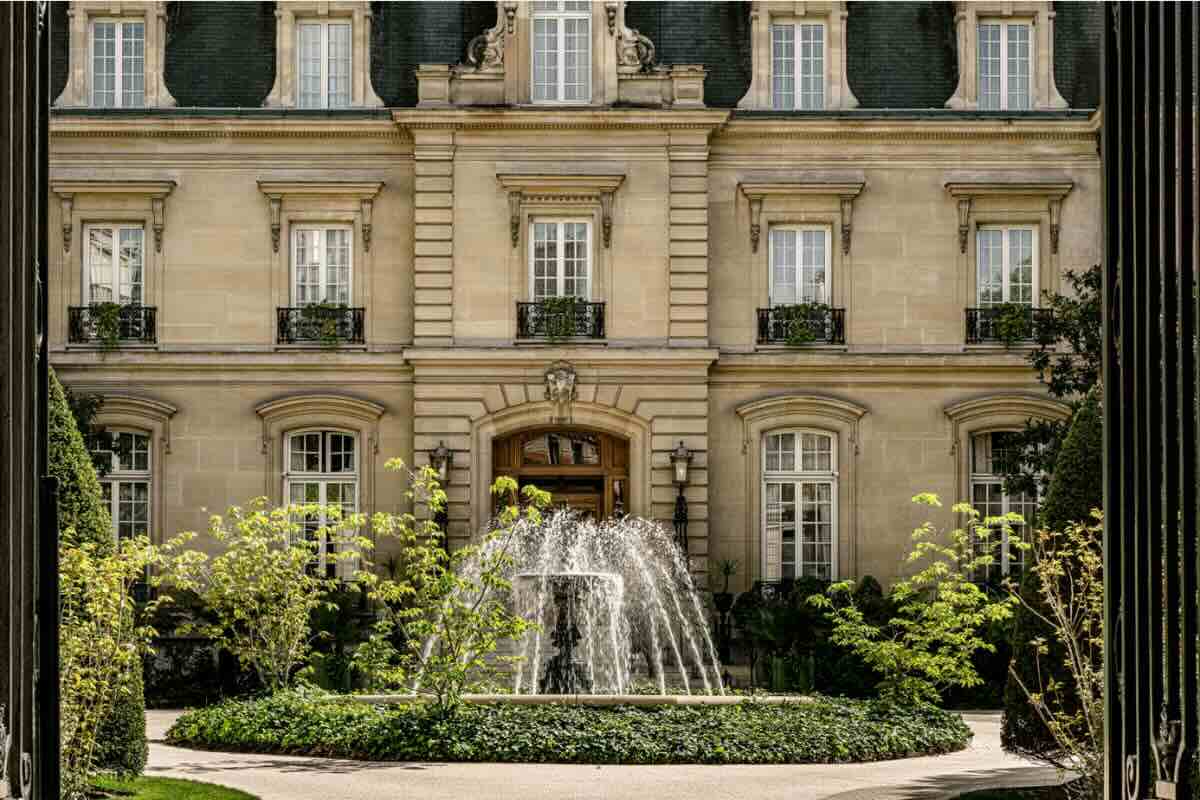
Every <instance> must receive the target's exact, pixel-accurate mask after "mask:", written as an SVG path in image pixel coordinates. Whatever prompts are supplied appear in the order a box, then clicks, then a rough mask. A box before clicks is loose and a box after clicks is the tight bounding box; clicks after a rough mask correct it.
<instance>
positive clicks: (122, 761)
mask: <svg viewBox="0 0 1200 800" xmlns="http://www.w3.org/2000/svg"><path fill="white" fill-rule="evenodd" d="M145 708H146V697H145V692H144V688H143V684H142V671H141V670H139V669H131V670H129V671H127V672H126V673H125V675H124V687H123V689H122V691H121V692H120V694H118V699H117V701H116V702H115V703H114V705H113V710H112V713H111V714H109V715H108V717H106V718H105V719H104V721H103V722H101V723H100V729H99V730H98V731H97V732H96V751H95V756H96V768H97V769H99V770H101V771H104V772H115V773H117V774H118V775H141V774H142V770H144V769H145V768H146V755H147V746H146V712H145Z"/></svg>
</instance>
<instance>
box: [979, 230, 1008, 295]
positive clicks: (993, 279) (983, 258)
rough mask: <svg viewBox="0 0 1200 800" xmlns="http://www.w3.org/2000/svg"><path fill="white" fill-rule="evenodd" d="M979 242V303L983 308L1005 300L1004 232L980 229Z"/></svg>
mask: <svg viewBox="0 0 1200 800" xmlns="http://www.w3.org/2000/svg"><path fill="white" fill-rule="evenodd" d="M976 241H977V242H978V244H979V265H978V270H979V292H978V293H979V305H980V307H981V308H986V307H988V306H993V305H997V304H999V303H1002V302H1004V233H1003V231H999V230H980V231H978V232H977V233H976Z"/></svg>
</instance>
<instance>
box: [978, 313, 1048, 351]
mask: <svg viewBox="0 0 1200 800" xmlns="http://www.w3.org/2000/svg"><path fill="white" fill-rule="evenodd" d="M1011 309H1012V306H999V307H995V306H993V307H991V308H968V309H967V310H966V321H967V344H982V343H985V342H1002V341H1004V337H1003V336H1001V335H1000V330H999V327H1000V317H1001V315H1002V314H1004V313H1011ZM1022 311H1023V316H1024V317H1025V318H1024V319H1023V320H1022V322H1023V323H1024V325H1023V328H1022V330H1021V333H1020V336H1018V337H1017V340H1018V341H1024V342H1031V341H1034V340H1036V339H1037V338H1038V333H1039V331H1040V330H1041V329H1042V326H1044V325H1046V324H1047V323H1048V322H1050V320H1051V319H1053V317H1054V312H1053V311H1051V310H1050V309H1048V308H1033V307H1029V308H1027V309H1022Z"/></svg>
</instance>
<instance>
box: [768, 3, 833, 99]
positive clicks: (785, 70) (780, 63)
mask: <svg viewBox="0 0 1200 800" xmlns="http://www.w3.org/2000/svg"><path fill="white" fill-rule="evenodd" d="M771 104H772V106H773V107H774V108H776V109H778V110H784V111H791V110H793V109H795V110H799V111H820V110H821V109H823V108H825V26H824V25H823V24H820V23H803V24H800V23H791V22H788V23H775V24H772V25H771Z"/></svg>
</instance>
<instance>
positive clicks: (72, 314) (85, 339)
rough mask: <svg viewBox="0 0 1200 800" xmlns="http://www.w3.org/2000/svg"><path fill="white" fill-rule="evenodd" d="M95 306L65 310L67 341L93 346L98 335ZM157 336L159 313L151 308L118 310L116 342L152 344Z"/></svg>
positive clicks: (134, 306) (98, 323)
mask: <svg viewBox="0 0 1200 800" xmlns="http://www.w3.org/2000/svg"><path fill="white" fill-rule="evenodd" d="M98 308H99V306H98V305H90V306H71V307H70V308H68V309H67V341H68V342H70V343H71V344H95V343H97V342H100V341H101V340H102V339H103V337H102V336H101V335H100V321H99V318H98V313H99V312H98V310H97V309H98ZM157 336H158V309H157V308H155V307H154V306H143V305H132V304H131V305H124V306H121V307H120V308H119V309H118V310H117V339H118V340H119V341H120V342H121V343H124V344H154V343H155V342H156V341H157Z"/></svg>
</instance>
